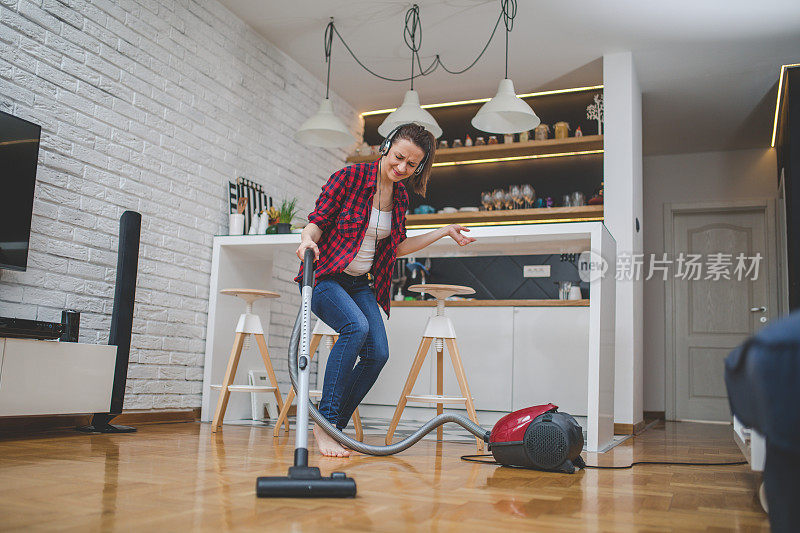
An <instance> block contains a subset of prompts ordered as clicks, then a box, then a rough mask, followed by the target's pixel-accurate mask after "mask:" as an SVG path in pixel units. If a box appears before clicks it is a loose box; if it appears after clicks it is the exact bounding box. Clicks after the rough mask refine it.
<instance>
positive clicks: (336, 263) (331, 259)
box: [295, 161, 408, 316]
mask: <svg viewBox="0 0 800 533" xmlns="http://www.w3.org/2000/svg"><path fill="white" fill-rule="evenodd" d="M377 174H378V162H377V161H375V162H372V163H359V164H357V165H351V166H349V167H345V168H343V169H342V170H339V171H338V172H336V173H334V174H333V175H332V176H331V177H330V179H328V182H327V183H326V184H325V185H324V186H323V187H322V192H321V193H320V195H319V198H317V203H316V206H315V208H314V211H312V212H311V213H310V214H309V215H308V221H309V222H312V223H314V224H316V225H317V226H319V228H320V229H321V230H322V237H320V239H319V241H318V242H317V246H318V247H319V259H318V260H317V262H316V265H315V275H316V278H317V279H319V278H321V277H323V276H326V275H330V274H336V273H339V272H343V271H344V269H345V268H347V265H349V264H350V262H351V261H352V260H353V258H354V257H355V256H356V254H357V253H358V250H359V248H361V242H362V241H363V240H364V238H365V237H364V234H365V233H366V231H367V224H368V223H369V217H370V214H371V212H372V211H371V210H372V199H373V197H374V196H375V191H376V183H377ZM392 197H393V208H392V231H391V233H390V235H389V237H388V238H385V239H381V240H379V241H378V246H377V248H376V250H375V257H374V259H373V262H372V269H371V271H372V275H373V277H374V287H375V298H376V300H377V301H378V304H379V305H380V306H381V307H382V308H383V310H384V311H385V312H386V316H389V305H390V304H389V302H390V298H389V292H390V290H391V284H392V272H393V270H394V263H395V259H396V258H397V246H398V245H399V244H400V243H401V242H403V241H404V240H405V239H406V210H407V209H408V192H406V187H405V185H403V184H402V183H401V182H396V183H395V184H394V192H393V193H392ZM367 238H375V237H374V236H371V237H367ZM302 278H303V265H302V263H301V265H300V272H299V273H298V275H297V277H296V278H295V281H298V282H299V281H300V280H302Z"/></svg>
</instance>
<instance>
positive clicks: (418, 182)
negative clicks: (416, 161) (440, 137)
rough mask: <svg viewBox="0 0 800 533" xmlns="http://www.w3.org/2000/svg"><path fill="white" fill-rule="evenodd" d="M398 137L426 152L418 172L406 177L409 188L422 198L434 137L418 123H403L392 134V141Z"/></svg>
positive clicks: (432, 155)
mask: <svg viewBox="0 0 800 533" xmlns="http://www.w3.org/2000/svg"><path fill="white" fill-rule="evenodd" d="M399 139H406V140H407V141H411V142H412V143H414V144H416V145H417V146H418V147H419V148H420V149H421V150H422V151H423V152H425V153H426V154H427V157H426V158H425V165H424V166H423V167H422V170H421V171H420V172H419V174H416V173H414V174H412V175H411V177H409V178H408V180H409V185H410V186H411V190H413V191H414V192H415V193H417V194H419V195H420V196H422V197H423V198H424V197H425V191H426V190H427V188H428V178H429V177H430V175H431V166H432V165H433V157H434V155H436V138H435V137H434V136H433V134H432V133H431V132H429V131H428V130H426V129H425V128H423V127H422V126H420V125H418V124H403V125H402V126H400V129H399V130H397V133H396V134H395V135H394V138H393V139H392V143H394V142H395V141H398V140H399ZM415 170H416V169H415Z"/></svg>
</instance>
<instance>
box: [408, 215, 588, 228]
mask: <svg viewBox="0 0 800 533" xmlns="http://www.w3.org/2000/svg"><path fill="white" fill-rule="evenodd" d="M602 221H603V217H586V218H545V219H540V220H498V221H494V222H460V224H461V225H462V226H468V227H469V226H519V225H521V224H551V223H553V222H602ZM448 224H451V222H447V223H445V222H442V223H436V224H413V223H412V224H407V225H406V228H407V229H434V228H441V227H443V226H447V225H448Z"/></svg>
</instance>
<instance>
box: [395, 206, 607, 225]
mask: <svg viewBox="0 0 800 533" xmlns="http://www.w3.org/2000/svg"><path fill="white" fill-rule="evenodd" d="M599 220H603V206H602V205H582V206H578V207H540V208H536V209H510V210H507V211H506V210H500V211H477V212H475V211H473V212H463V211H459V212H456V213H434V214H430V215H408V216H406V227H407V228H419V227H425V226H444V225H445V224H453V223H459V224H465V225H469V224H472V225H482V224H486V223H495V224H502V223H504V222H506V223H523V224H536V223H545V222H591V221H599Z"/></svg>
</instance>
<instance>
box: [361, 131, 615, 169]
mask: <svg viewBox="0 0 800 533" xmlns="http://www.w3.org/2000/svg"><path fill="white" fill-rule="evenodd" d="M598 150H603V136H602V135H584V136H583V137H567V138H566V139H547V140H545V141H526V142H516V143H507V144H506V143H501V144H487V145H483V146H464V147H461V148H441V149H440V148H437V149H436V157H435V158H434V164H437V163H444V164H447V163H451V164H455V165H458V164H460V163H464V162H466V161H475V160H483V159H500V158H524V157H530V156H535V157H554V156H556V155H573V153H574V152H588V151H598ZM377 158H378V156H377V155H359V156H350V157H348V158H347V162H348V163H365V162H370V161H375V160H376V159H377Z"/></svg>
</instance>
